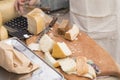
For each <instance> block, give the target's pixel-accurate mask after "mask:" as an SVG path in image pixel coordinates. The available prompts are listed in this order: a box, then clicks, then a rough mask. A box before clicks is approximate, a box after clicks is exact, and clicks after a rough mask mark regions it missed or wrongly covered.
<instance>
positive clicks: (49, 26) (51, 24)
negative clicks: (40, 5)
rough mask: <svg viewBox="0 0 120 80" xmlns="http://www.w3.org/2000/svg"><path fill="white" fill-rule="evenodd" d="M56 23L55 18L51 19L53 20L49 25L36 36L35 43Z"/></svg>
mask: <svg viewBox="0 0 120 80" xmlns="http://www.w3.org/2000/svg"><path fill="white" fill-rule="evenodd" d="M56 21H57V17H53V20H52V21H51V22H50V24H49V25H48V26H47V27H46V28H45V29H44V30H43V31H42V32H40V33H39V34H38V35H37V36H38V38H37V41H36V42H37V43H38V42H39V40H40V38H41V37H42V36H43V35H44V34H46V33H48V32H49V30H50V29H51V28H52V27H53V26H54V24H55V22H56Z"/></svg>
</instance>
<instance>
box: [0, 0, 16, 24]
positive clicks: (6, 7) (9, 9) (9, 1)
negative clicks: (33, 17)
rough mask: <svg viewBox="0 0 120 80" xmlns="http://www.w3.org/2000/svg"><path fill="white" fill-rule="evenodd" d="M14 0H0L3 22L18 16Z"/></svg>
mask: <svg viewBox="0 0 120 80" xmlns="http://www.w3.org/2000/svg"><path fill="white" fill-rule="evenodd" d="M15 1H16V0H0V12H1V14H2V20H3V23H5V22H7V21H9V20H11V19H13V18H15V17H16V16H18V13H17V11H16V10H15V7H14V3H15Z"/></svg>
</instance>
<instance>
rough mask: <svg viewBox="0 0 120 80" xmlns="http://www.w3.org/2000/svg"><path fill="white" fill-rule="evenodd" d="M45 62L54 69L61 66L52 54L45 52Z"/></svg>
mask: <svg viewBox="0 0 120 80" xmlns="http://www.w3.org/2000/svg"><path fill="white" fill-rule="evenodd" d="M45 60H46V61H47V62H48V63H49V64H50V65H52V66H54V67H58V66H59V62H58V61H56V60H55V59H54V58H53V57H52V55H51V54H50V52H45Z"/></svg>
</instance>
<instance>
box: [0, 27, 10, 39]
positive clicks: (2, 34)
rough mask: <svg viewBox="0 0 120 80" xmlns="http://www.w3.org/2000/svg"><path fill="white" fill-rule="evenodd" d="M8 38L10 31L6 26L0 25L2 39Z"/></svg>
mask: <svg viewBox="0 0 120 80" xmlns="http://www.w3.org/2000/svg"><path fill="white" fill-rule="evenodd" d="M7 38H8V32H7V30H6V28H5V27H4V26H1V27H0V40H4V39H7Z"/></svg>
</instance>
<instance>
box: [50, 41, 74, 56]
mask: <svg viewBox="0 0 120 80" xmlns="http://www.w3.org/2000/svg"><path fill="white" fill-rule="evenodd" d="M71 54H72V52H71V50H70V49H69V48H68V46H67V45H66V44H65V43H64V42H57V43H55V45H54V46H53V51H52V56H53V57H54V58H65V57H67V56H70V55H71Z"/></svg>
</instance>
